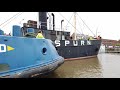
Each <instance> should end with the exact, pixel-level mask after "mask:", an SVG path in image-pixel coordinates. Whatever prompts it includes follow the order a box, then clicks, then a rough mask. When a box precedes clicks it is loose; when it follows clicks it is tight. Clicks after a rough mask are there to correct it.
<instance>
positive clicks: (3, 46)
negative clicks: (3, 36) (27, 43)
mask: <svg viewBox="0 0 120 90" xmlns="http://www.w3.org/2000/svg"><path fill="white" fill-rule="evenodd" d="M0 52H6V45H5V44H0Z"/></svg>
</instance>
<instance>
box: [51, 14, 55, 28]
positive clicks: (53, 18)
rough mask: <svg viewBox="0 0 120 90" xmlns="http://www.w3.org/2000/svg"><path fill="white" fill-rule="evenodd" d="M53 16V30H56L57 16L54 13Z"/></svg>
mask: <svg viewBox="0 0 120 90" xmlns="http://www.w3.org/2000/svg"><path fill="white" fill-rule="evenodd" d="M52 16H53V30H55V15H54V14H53V13H52Z"/></svg>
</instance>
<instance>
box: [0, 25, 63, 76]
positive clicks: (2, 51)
mask: <svg viewBox="0 0 120 90" xmlns="http://www.w3.org/2000/svg"><path fill="white" fill-rule="evenodd" d="M21 30H22V29H21V27H20V26H17V25H14V26H13V32H12V33H13V34H12V36H6V35H4V33H3V30H0V77H1V78H28V77H35V76H38V75H44V74H47V73H50V72H52V71H54V70H55V69H56V68H58V67H59V66H60V65H61V64H63V63H64V58H63V57H61V56H59V54H58V53H57V51H56V49H55V47H54V45H53V42H52V41H51V40H50V39H37V38H31V37H29V36H28V35H29V34H30V33H31V31H34V28H33V27H29V28H27V29H26V30H27V34H26V36H25V37H23V36H22V32H21Z"/></svg>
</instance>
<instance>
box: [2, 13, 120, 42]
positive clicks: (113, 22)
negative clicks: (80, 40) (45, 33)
mask: <svg viewBox="0 0 120 90" xmlns="http://www.w3.org/2000/svg"><path fill="white" fill-rule="evenodd" d="M51 13H54V14H55V28H56V29H57V30H61V20H63V19H64V22H63V23H62V26H63V30H67V31H70V32H73V31H74V28H73V26H72V25H74V23H73V19H74V18H73V12H49V14H51ZM15 14H20V15H18V16H16V17H14V18H13V19H12V20H11V21H8V22H6V23H4V22H5V21H6V20H8V19H10V18H11V17H13V15H15ZM77 14H78V15H76V23H77V27H76V28H77V32H78V33H83V34H89V35H93V34H92V33H94V34H96V32H97V35H101V36H102V37H103V38H105V39H115V40H118V39H120V12H77ZM71 16H72V18H71ZM70 18H71V19H70ZM80 18H81V19H82V20H83V21H84V22H83V21H82V20H81V19H80ZM27 20H38V13H37V12H21V13H19V12H0V29H2V30H3V31H4V32H5V33H9V32H11V30H12V25H22V23H25V22H27ZM69 20H70V23H68V21H69ZM48 22H49V21H48ZM71 24H72V25H71ZM86 25H87V26H88V27H89V29H90V30H91V31H92V32H91V31H90V30H89V29H88V27H87V26H86ZM48 29H49V23H48Z"/></svg>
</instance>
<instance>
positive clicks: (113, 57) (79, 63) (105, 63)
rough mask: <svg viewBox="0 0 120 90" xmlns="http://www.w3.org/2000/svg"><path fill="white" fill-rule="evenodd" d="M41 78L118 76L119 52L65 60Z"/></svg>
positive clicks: (119, 73) (119, 67) (119, 75)
mask: <svg viewBox="0 0 120 90" xmlns="http://www.w3.org/2000/svg"><path fill="white" fill-rule="evenodd" d="M43 78H120V54H116V53H115V54H111V53H102V54H99V55H98V56H97V57H95V58H89V59H82V60H73V61H65V63H64V64H63V65H61V66H60V67H59V68H58V69H56V70H55V71H54V72H53V73H51V74H49V75H46V76H44V77H43Z"/></svg>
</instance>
